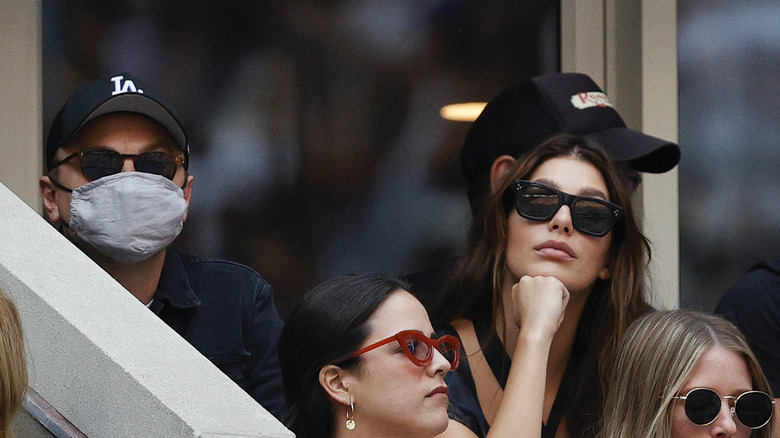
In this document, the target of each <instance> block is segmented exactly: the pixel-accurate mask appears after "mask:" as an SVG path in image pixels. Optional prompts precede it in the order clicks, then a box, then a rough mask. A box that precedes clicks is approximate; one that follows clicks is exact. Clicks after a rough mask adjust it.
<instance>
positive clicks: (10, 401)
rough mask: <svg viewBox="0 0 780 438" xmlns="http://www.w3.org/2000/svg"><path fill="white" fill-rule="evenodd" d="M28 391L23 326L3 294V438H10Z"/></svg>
mask: <svg viewBox="0 0 780 438" xmlns="http://www.w3.org/2000/svg"><path fill="white" fill-rule="evenodd" d="M26 389H27V365H26V362H25V358H24V338H23V337H22V323H21V321H20V319H19V313H18V312H17V310H16V306H15V305H14V303H13V301H11V300H10V299H8V297H7V296H6V295H5V294H4V293H3V292H2V291H0V438H11V437H13V432H12V431H11V420H13V418H14V415H16V413H17V412H18V411H19V408H20V407H21V406H22V401H24V392H25V390H26Z"/></svg>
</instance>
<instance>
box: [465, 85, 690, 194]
mask: <svg viewBox="0 0 780 438" xmlns="http://www.w3.org/2000/svg"><path fill="white" fill-rule="evenodd" d="M560 133H570V134H574V135H577V136H580V137H582V138H583V139H585V140H587V141H593V142H595V143H597V144H598V145H599V146H601V147H602V148H603V149H604V150H605V151H606V152H607V154H609V156H610V157H611V158H612V159H613V160H614V161H617V162H621V163H624V164H626V165H627V166H628V167H629V168H631V169H633V170H637V171H640V172H650V173H663V172H666V171H668V170H670V169H672V168H673V167H674V166H676V165H677V163H679V161H680V148H679V146H677V145H676V144H675V143H673V142H670V141H667V140H663V139H660V138H657V137H653V136H651V135H647V134H644V133H641V132H639V131H635V130H633V129H629V128H627V127H626V124H625V122H624V121H623V119H622V118H621V117H620V114H618V112H617V110H615V108H614V107H613V106H612V104H611V103H610V102H609V99H608V98H607V95H606V94H605V93H604V91H602V89H601V88H599V86H598V85H596V83H595V82H593V80H592V79H591V78H590V77H588V76H587V75H585V74H582V73H552V74H546V75H541V76H536V77H534V78H531V79H530V80H529V81H527V82H525V83H523V84H521V85H517V86H513V87H510V88H507V89H505V90H504V91H502V92H501V93H499V95H498V96H496V98H495V99H493V100H492V101H490V102H489V103H488V104H487V105H486V106H485V109H484V110H483V111H482V113H481V114H480V115H479V117H477V119H476V120H475V121H474V123H473V124H472V125H471V128H470V129H469V131H468V133H467V134H466V140H465V142H464V144H463V148H462V149H461V152H460V162H461V166H462V171H463V176H464V178H465V179H466V183H467V184H468V196H469V202H471V205H472V209H475V207H476V205H477V203H478V202H479V200H480V199H481V198H482V197H484V196H485V195H486V194H487V192H488V191H489V179H490V176H489V174H490V167H491V166H492V165H493V162H494V161H495V159H496V158H498V157H499V156H501V155H505V154H506V155H511V156H513V157H515V158H517V157H520V156H522V155H523V154H525V153H526V152H528V151H530V150H531V149H532V148H534V147H535V146H536V145H538V144H539V143H541V142H543V141H544V140H546V139H547V138H549V137H552V136H553V135H556V134H560Z"/></svg>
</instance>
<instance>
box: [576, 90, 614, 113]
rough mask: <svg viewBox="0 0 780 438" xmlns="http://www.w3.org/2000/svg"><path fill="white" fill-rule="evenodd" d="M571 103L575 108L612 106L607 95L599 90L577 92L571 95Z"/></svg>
mask: <svg viewBox="0 0 780 438" xmlns="http://www.w3.org/2000/svg"><path fill="white" fill-rule="evenodd" d="M571 104H572V105H574V108H577V109H586V108H593V107H594V106H598V107H601V108H605V107H612V104H611V103H610V102H609V99H608V98H607V95H606V94H604V93H602V92H599V91H590V92H582V93H577V94H575V95H573V96H572V97H571Z"/></svg>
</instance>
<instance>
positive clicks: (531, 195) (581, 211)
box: [512, 179, 623, 237]
mask: <svg viewBox="0 0 780 438" xmlns="http://www.w3.org/2000/svg"><path fill="white" fill-rule="evenodd" d="M512 188H513V189H514V194H515V209H516V210H517V214H519V215H520V216H521V217H524V218H526V219H530V220H533V221H542V222H543V221H549V220H550V219H552V218H553V216H555V213H557V212H558V210H560V208H561V206H563V205H568V206H569V209H570V210H571V220H572V225H573V226H574V229H576V230H577V231H580V232H582V233H585V234H588V235H591V236H596V237H602V236H606V235H607V234H608V233H609V232H610V231H612V228H613V227H614V226H615V224H616V223H617V221H618V220H619V219H620V218H621V217H622V216H623V208H622V207H620V206H619V205H617V204H613V203H611V202H607V201H605V200H603V199H598V198H591V197H589V196H577V195H570V194H568V193H564V192H562V191H560V190H557V189H554V188H552V187H550V186H548V185H546V184H542V183H538V182H533V181H526V180H522V179H518V180H515V181H514V182H513V183H512Z"/></svg>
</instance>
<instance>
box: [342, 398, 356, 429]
mask: <svg viewBox="0 0 780 438" xmlns="http://www.w3.org/2000/svg"><path fill="white" fill-rule="evenodd" d="M354 416H355V404H354V403H352V402H351V401H350V402H349V406H348V407H347V422H346V423H344V426H345V427H346V428H347V430H354V429H355V418H354Z"/></svg>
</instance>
